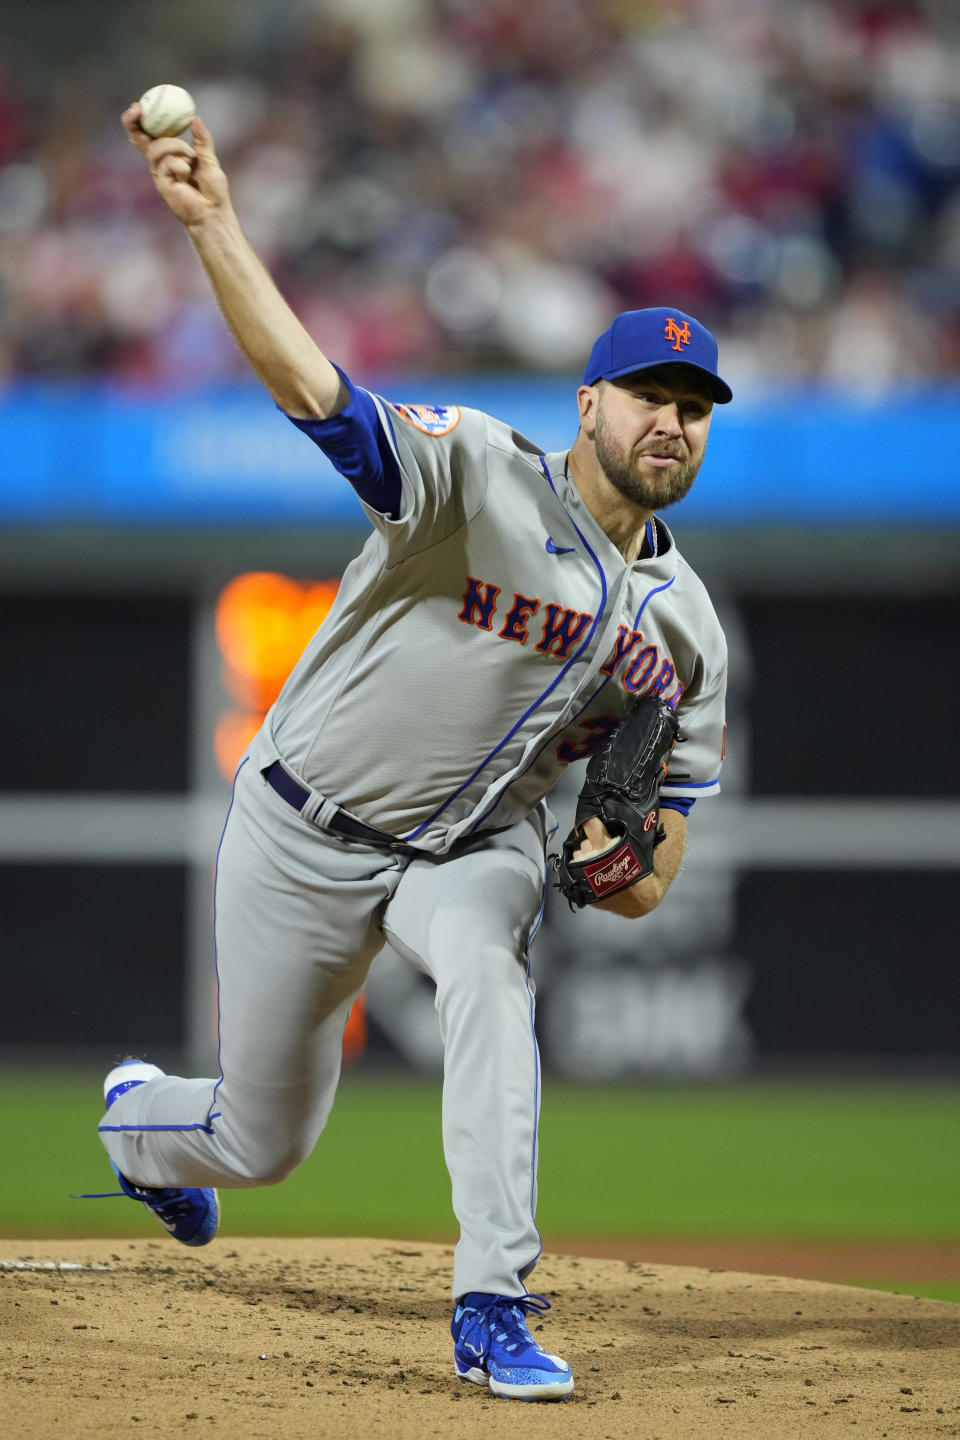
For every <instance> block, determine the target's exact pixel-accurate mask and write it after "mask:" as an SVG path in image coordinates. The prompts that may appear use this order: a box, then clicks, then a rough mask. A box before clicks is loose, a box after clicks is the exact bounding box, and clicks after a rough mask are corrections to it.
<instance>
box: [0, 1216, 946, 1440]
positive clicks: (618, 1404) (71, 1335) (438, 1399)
mask: <svg viewBox="0 0 960 1440" xmlns="http://www.w3.org/2000/svg"><path fill="white" fill-rule="evenodd" d="M0 1251H2V1253H3V1259H2V1261H0V1304H2V1307H3V1314H4V1323H3V1334H4V1342H5V1343H4V1356H3V1364H2V1375H0V1407H2V1409H0V1432H2V1434H3V1435H4V1436H5V1437H8V1440H28V1437H29V1440H47V1437H60V1440H88V1437H89V1440H114V1437H121V1436H122V1437H124V1440H128V1437H130V1436H136V1437H144V1440H146V1437H163V1440H170V1437H172V1436H180V1435H184V1434H186V1435H198V1436H199V1435H209V1436H213V1437H216V1436H224V1437H227V1436H229V1437H230V1440H248V1437H251V1440H253V1437H256V1440H260V1437H264V1440H273V1437H277V1440H281V1437H282V1440H308V1437H309V1440H323V1437H327V1436H334V1435H336V1436H337V1437H339V1440H369V1437H373V1436H376V1437H380V1436H384V1437H389V1440H394V1437H396V1440H421V1437H424V1436H433V1435H438V1436H441V1437H443V1440H468V1437H469V1440H474V1437H481V1436H482V1437H483V1440H500V1437H507V1436H510V1437H515V1436H518V1435H519V1436H524V1437H525V1436H540V1435H543V1436H548V1435H549V1436H551V1437H553V1436H558V1437H561V1440H567V1437H570V1440H619V1437H622V1436H627V1437H632V1436H637V1437H643V1440H681V1437H683V1440H688V1437H691V1436H708V1437H713V1436H722V1437H731V1440H735V1437H739V1436H750V1437H754V1436H756V1437H758V1440H759V1437H764V1440H768V1437H769V1440H778V1437H781V1436H787V1437H790V1436H795V1435H796V1436H799V1435H803V1436H817V1437H828V1440H834V1437H838V1436H841V1435H842V1436H845V1437H847V1440H855V1437H856V1436H878V1437H883V1436H888V1437H890V1440H894V1437H901V1436H954V1435H960V1307H958V1306H956V1305H948V1304H945V1303H942V1302H939V1301H935V1300H921V1299H913V1298H908V1297H905V1296H900V1295H889V1294H884V1293H881V1292H879V1291H872V1290H860V1289H854V1288H850V1287H846V1286H838V1285H826V1284H821V1283H818V1282H816V1281H810V1280H789V1279H783V1278H778V1277H770V1276H758V1275H746V1274H741V1273H737V1272H735V1271H726V1270H703V1269H690V1268H682V1267H677V1266H665V1265H661V1264H644V1263H643V1262H642V1261H632V1262H623V1261H617V1260H586V1259H576V1258H573V1257H564V1256H559V1257H556V1256H554V1257H552V1258H548V1259H546V1260H544V1261H543V1262H542V1263H541V1265H540V1267H539V1268H538V1270H537V1273H536V1282H537V1289H538V1290H539V1291H541V1292H542V1293H545V1294H546V1296H547V1297H548V1299H550V1300H551V1302H552V1303H553V1306H554V1309H553V1310H552V1311H551V1312H550V1314H548V1315H546V1316H545V1317H544V1318H543V1320H542V1321H536V1320H535V1321H534V1322H533V1326H534V1329H535V1332H536V1331H539V1336H538V1338H539V1339H540V1340H541V1342H542V1343H543V1344H545V1345H546V1347H547V1348H548V1349H550V1350H555V1351H557V1352H558V1353H560V1354H562V1355H564V1356H565V1357H566V1358H567V1359H568V1360H569V1361H570V1362H571V1364H572V1366H573V1370H574V1374H575V1376H576V1386H577V1388H576V1391H575V1392H574V1394H573V1395H572V1396H571V1397H570V1399H568V1400H566V1401H563V1402H562V1403H559V1404H540V1405H523V1404H520V1403H518V1402H516V1401H506V1400H496V1399H494V1398H493V1397H492V1396H491V1395H490V1394H489V1392H487V1391H485V1390H482V1389H480V1388H479V1387H477V1386H473V1385H470V1384H467V1383H465V1382H463V1381H461V1380H458V1379H456V1378H455V1376H454V1374H453V1365H452V1352H451V1342H450V1338H449V1331H448V1324H449V1316H450V1299H449V1289H448V1287H449V1277H450V1262H451V1254H452V1252H451V1250H450V1249H449V1248H448V1247H443V1246H439V1245H412V1244H411V1245H405V1244H403V1243H400V1242H396V1241H384V1240H302V1239H297V1240H293V1239H291V1240H251V1239H241V1240H233V1241H231V1240H228V1239H223V1240H216V1241H215V1242H214V1243H213V1244H212V1245H211V1246H209V1247H208V1248H207V1249H204V1250H198V1251H188V1250H184V1249H182V1248H180V1247H178V1246H176V1245H174V1244H172V1243H171V1242H168V1241H164V1240H163V1239H162V1238H159V1239H157V1240H155V1241H154V1240H145V1241H142V1242H138V1243H136V1244H131V1243H130V1242H128V1241H113V1242H110V1241H76V1242H69V1243H68V1242H66V1241H59V1242H51V1241H49V1240H45V1241H42V1242H41V1241H37V1242H35V1243H30V1242H24V1241H16V1242H9V1241H8V1242H6V1244H4V1243H3V1242H2V1241H0ZM64 1261H67V1262H71V1263H72V1264H74V1265H76V1264H80V1265H83V1266H86V1267H88V1268H85V1269H46V1268H29V1269H27V1268H19V1267H20V1266H22V1265H30V1266H39V1265H43V1264H44V1263H45V1262H64ZM14 1262H15V1263H16V1266H17V1268H14ZM95 1267H108V1268H95ZM541 1327H542V1328H541ZM851 1427H855V1428H854V1429H852V1428H851Z"/></svg>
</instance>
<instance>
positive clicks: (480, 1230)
mask: <svg viewBox="0 0 960 1440" xmlns="http://www.w3.org/2000/svg"><path fill="white" fill-rule="evenodd" d="M542 897H543V839H542V828H541V825H540V821H539V818H538V817H531V819H530V820H528V821H524V822H522V823H521V824H520V825H517V826H514V827H513V828H512V829H511V830H509V831H505V832H503V834H501V835H498V836H496V837H493V838H492V839H491V840H490V841H488V842H487V843H486V845H484V846H483V848H482V849H478V850H475V851H471V852H469V853H467V854H464V855H461V856H458V857H457V858H456V859H452V860H448V861H446V862H443V863H440V864H431V863H430V862H424V861H414V863H413V864H411V865H410V866H409V867H408V868H407V870H406V872H405V874H404V876H403V878H402V879H401V881H400V884H399V886H398V888H397V891H396V893H395V895H394V896H393V898H392V899H391V901H390V903H389V905H388V907H387V911H386V918H385V923H384V933H385V934H386V936H387V938H388V940H389V941H390V942H391V944H393V945H394V946H395V948H396V949H397V950H399V952H400V953H401V954H403V955H405V956H406V957H407V958H408V959H410V960H411V961H412V962H413V963H414V964H415V965H417V967H418V968H419V969H421V970H423V971H424V972H425V973H426V974H428V975H430V976H431V977H432V979H433V980H434V981H435V983H436V986H437V998H436V1004H437V1011H438V1014H439V1017H440V1029H441V1033H442V1037H443V1045H444V1087H443V1143H444V1152H445V1156H446V1161H447V1168H448V1170H449V1171H450V1178H451V1182H452V1187H453V1208H454V1211H455V1212H456V1216H457V1219H458V1220H459V1222H460V1240H459V1243H458V1245H457V1248H456V1252H455V1257H454V1276H453V1293H454V1295H455V1296H461V1295H465V1294H468V1293H469V1292H483V1293H486V1294H488V1295H501V1296H503V1295H506V1296H521V1295H523V1294H524V1293H525V1286H524V1284H523V1281H524V1278H525V1277H526V1276H527V1275H529V1273H530V1271H531V1270H532V1269H533V1267H534V1265H535V1264H536V1262H537V1259H538V1258H539V1255H540V1249H541V1244H540V1234H539V1231H538V1230H537V1226H536V1221H535V1219H534V1212H535V1207H536V1197H537V1124H538V1119H539V1108H540V1061H539V1054H538V1050H537V1041H536V1035H535V1033H534V986H533V979H532V975H531V974H530V966H529V954H528V951H529V942H530V940H531V938H532V934H533V932H534V931H535V929H536V926H537V922H538V919H539V916H540V912H541V906H542Z"/></svg>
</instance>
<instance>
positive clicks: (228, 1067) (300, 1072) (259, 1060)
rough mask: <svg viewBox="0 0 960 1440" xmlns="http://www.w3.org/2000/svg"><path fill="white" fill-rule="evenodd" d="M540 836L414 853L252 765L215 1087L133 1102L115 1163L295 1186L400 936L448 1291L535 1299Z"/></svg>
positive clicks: (168, 1176)
mask: <svg viewBox="0 0 960 1440" xmlns="http://www.w3.org/2000/svg"><path fill="white" fill-rule="evenodd" d="M544 838H545V837H544V821H543V820H542V818H541V816H540V815H539V814H537V813H534V814H533V815H531V816H530V817H528V818H527V819H526V820H524V821H522V822H520V823H519V824H517V825H515V826H513V827H512V828H511V829H509V830H506V831H503V832H501V833H500V834H498V835H495V836H492V837H490V839H489V840H487V841H486V842H484V843H483V845H482V846H481V847H480V848H477V849H471V850H469V851H468V852H466V853H462V854H460V855H457V856H456V857H454V858H451V859H448V860H444V861H440V862H433V861H429V860H410V859H407V858H405V857H403V856H398V855H394V854H392V853H390V852H388V851H382V850H378V849H374V848H372V847H367V846H365V845H360V844H356V843H355V842H350V841H344V840H341V839H339V838H338V837H337V836H336V835H334V834H332V833H330V832H329V831H322V830H319V829H317V828H316V826H314V825H312V824H310V823H309V822H308V821H306V820H304V819H303V818H302V817H301V816H300V815H299V814H298V813H297V812H296V811H295V810H294V809H293V808H292V807H291V806H290V805H288V804H287V802H286V801H285V800H283V799H281V797H280V796H279V795H277V794H275V793H274V791H273V790H272V789H270V788H269V787H268V786H267V784H266V782H265V781H264V780H263V777H262V775H261V774H260V772H259V771H258V770H257V768H256V763H255V762H254V761H252V760H248V761H246V762H245V763H244V764H243V765H242V767H241V769H240V771H239V773H238V776H237V780H236V783H235V787H234V796H233V801H232V804H231V808H230V812H229V815H228V819H227V823H226V826H225V829H224V833H223V838H222V841H221V846H220V853H219V858H218V863H217V881H216V892H215V930H216V946H217V970H218V978H219V1034H220V1052H219V1058H220V1067H221V1072H222V1073H221V1076H220V1077H219V1078H212V1079H209V1078H208V1079H196V1080H193V1079H181V1078H179V1077H177V1076H164V1077H162V1078H160V1077H158V1078H157V1079H155V1080H151V1081H148V1082H147V1083H146V1084H143V1085H140V1086H137V1087H136V1088H134V1089H132V1090H129V1091H127V1093H126V1094H124V1095H121V1096H120V1097H119V1098H118V1099H117V1100H116V1101H115V1102H114V1104H113V1105H112V1106H111V1108H110V1110H109V1111H108V1112H107V1114H106V1115H105V1116H104V1117H103V1120H102V1122H101V1125H100V1136H101V1139H102V1141H103V1143H104V1145H105V1146H106V1149H107V1152H108V1154H109V1156H110V1159H111V1160H112V1161H113V1162H114V1164H115V1165H116V1166H117V1167H118V1169H119V1170H120V1171H121V1172H122V1173H123V1174H124V1175H125V1176H126V1177H127V1178H128V1179H130V1180H132V1181H133V1182H135V1183H136V1184H140V1185H151V1186H165V1185H185V1186H211V1185H213V1186H225V1187H239V1186H252V1185H269V1184H274V1183H276V1182H277V1181H279V1180H282V1179H284V1177H285V1176H287V1175H289V1174H290V1172H291V1171H292V1170H293V1169H295V1167H296V1166H297V1165H299V1164H300V1162H301V1161H302V1160H304V1159H305V1158H306V1157H307V1156H308V1155H309V1154H310V1152H311V1151H312V1149H313V1147H314V1145H315V1144H316V1141H317V1139H318V1137H319V1135H320V1133H321V1131H322V1130H323V1127H324V1125H325V1124H326V1120H327V1116H328V1115H329V1113H330V1110H331V1107H332V1105H333V1100H334V1095H335V1093H336V1088H337V1083H338V1081H339V1077H340V1065H341V1047H342V1038H343V1030H344V1027H345V1025H346V1021H347V1017H348V1015H349V1013H350V1007H351V1005H352V1004H353V1001H354V1000H355V998H356V996H357V995H358V994H359V993H360V991H361V990H362V989H363V985H364V982H365V980H366V975H367V971H368V969H369V967H370V963H371V961H372V960H373V958H374V956H375V955H376V953H377V951H378V950H379V949H380V948H381V947H382V945H383V943H384V939H385V938H387V939H389V941H390V943H391V944H392V945H393V946H394V947H395V948H396V949H397V950H398V952H399V953H400V954H402V955H404V956H405V957H406V958H407V959H408V960H410V961H411V963H413V964H414V965H415V966H416V967H417V968H418V969H419V970H421V971H422V972H423V973H424V974H426V975H429V976H430V978H431V979H432V980H433V981H434V983H435V984H436V989H437V994H436V1006H437V1012H438V1015H439V1019H440V1028H441V1034H442V1037H443V1043H444V1083H443V1143H444V1153H445V1158H446V1163H447V1168H448V1170H449V1172H450V1177H451V1180H452V1186H453V1208H454V1211H455V1213H456V1216H457V1219H458V1221H459V1224H460V1240H459V1243H458V1245H457V1248H456V1252H455V1257H454V1273H453V1294H454V1295H455V1296H460V1295H463V1294H465V1293H467V1292H468V1291H473V1290H479V1291H484V1292H487V1293H493V1294H500V1295H519V1294H522V1293H523V1292H524V1288H525V1287H524V1285H523V1283H522V1282H523V1279H524V1277H525V1276H526V1275H528V1274H529V1273H530V1271H531V1270H532V1269H533V1267H534V1265H535V1264H536V1261H537V1258H538V1256H539V1253H540V1236H539V1232H538V1231H537V1227H536V1223H535V1220H534V1209H535V1204H536V1165H537V1122H538V1118H539V1098H540V1074H539V1057H538V1053H537V1044H536V1038H535V1035H534V1031H533V1016H534V999H533V995H534V987H533V980H532V977H531V976H530V974H529V964H528V956H527V950H528V946H529V943H530V940H531V939H532V933H533V932H534V930H535V928H536V924H537V920H538V917H539V915H540V912H541V905H542V895H543V857H544Z"/></svg>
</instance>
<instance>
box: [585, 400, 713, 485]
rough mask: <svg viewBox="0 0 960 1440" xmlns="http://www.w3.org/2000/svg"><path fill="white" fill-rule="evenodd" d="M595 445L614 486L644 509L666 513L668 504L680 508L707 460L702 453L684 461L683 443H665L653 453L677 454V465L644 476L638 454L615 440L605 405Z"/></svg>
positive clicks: (599, 415) (655, 470) (600, 411)
mask: <svg viewBox="0 0 960 1440" xmlns="http://www.w3.org/2000/svg"><path fill="white" fill-rule="evenodd" d="M593 444H594V450H595V452H596V456H597V462H598V463H599V465H600V468H601V470H602V471H603V473H604V475H606V477H607V479H608V480H609V481H610V484H611V485H612V486H613V487H614V489H616V490H619V491H620V494H621V495H623V496H625V497H626V499H627V500H632V501H633V503H634V505H639V506H640V508H641V509H643V510H663V509H665V508H666V506H667V505H676V503H677V501H678V500H682V499H683V497H684V495H686V494H687V493H688V491H689V490H690V487H691V485H692V484H693V482H694V480H696V478H697V471H698V470H699V469H700V464H701V461H702V460H703V455H702V454H701V455H700V456H698V457H697V458H696V459H694V458H693V456H689V457H688V458H687V459H686V460H684V459H683V458H682V452H683V445H682V443H681V442H679V441H671V440H665V441H663V442H662V443H661V444H660V445H657V446H651V447H650V448H651V451H652V452H653V453H658V454H662V455H674V456H676V459H677V464H676V465H671V466H670V467H669V469H660V468H659V467H656V466H654V473H653V474H652V475H649V476H648V475H646V474H644V473H643V472H642V471H641V470H640V468H639V466H640V462H639V457H638V455H637V453H636V452H630V451H627V450H625V449H624V448H623V446H622V445H619V444H618V443H617V441H616V440H615V439H614V437H613V435H612V434H611V432H610V429H609V427H608V426H607V423H606V420H605V418H604V414H603V406H602V405H601V406H600V408H599V410H598V411H597V428H596V430H595V432H594V441H593Z"/></svg>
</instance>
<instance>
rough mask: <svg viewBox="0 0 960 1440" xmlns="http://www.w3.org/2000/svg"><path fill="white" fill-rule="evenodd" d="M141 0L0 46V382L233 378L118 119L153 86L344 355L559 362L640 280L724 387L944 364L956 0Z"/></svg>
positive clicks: (956, 250) (481, 365)
mask: <svg viewBox="0 0 960 1440" xmlns="http://www.w3.org/2000/svg"><path fill="white" fill-rule="evenodd" d="M37 3H39V8H40V10H42V9H43V3H42V0H37ZM70 8H71V10H72V11H73V12H75V13H82V12H83V11H84V8H85V6H84V0H78V4H77V7H70ZM93 8H94V10H96V8H97V7H96V6H94V7H93ZM120 8H121V7H112V6H111V7H108V8H107V9H106V10H105V11H103V12H102V13H103V14H104V17H105V23H106V24H107V25H108V26H109V24H110V23H111V21H110V15H111V13H113V15H114V16H115V17H116V14H117V11H118V10H119V9H120ZM101 10H102V7H101ZM158 12H165V13H166V16H167V19H168V21H169V22H170V23H169V28H168V29H167V30H166V31H160V30H156V29H155V30H154V31H152V32H150V33H149V34H145V33H140V34H139V38H137V37H136V36H134V35H133V33H132V32H130V33H129V34H125V35H124V37H123V42H124V43H123V44H122V45H121V44H119V43H116V44H113V45H105V46H102V47H98V46H96V45H94V44H93V43H91V38H90V36H89V34H88V35H87V37H86V41H82V40H78V41H77V44H78V46H79V49H78V53H77V57H76V61H75V63H74V64H69V63H66V58H65V57H63V56H61V57H60V63H59V65H58V66H57V65H54V62H53V60H52V59H49V57H46V58H43V59H41V57H40V56H39V55H38V54H37V53H34V44H33V40H32V38H31V36H32V32H31V31H30V29H29V26H27V25H26V24H24V25H23V26H21V28H20V31H19V35H18V36H15V37H14V40H13V42H12V43H11V44H10V45H9V46H7V47H5V53H4V51H0V82H2V83H0V380H3V381H4V382H6V383H9V382H11V381H12V380H16V379H18V378H24V377H45V378H46V377H78V376H87V375H98V376H104V377H119V378H123V379H125V380H133V381H137V382H143V383H147V384H151V385H191V386H192V385H198V384H204V383H216V382H219V381H224V380H230V379H232V378H234V377H235V376H236V375H238V374H241V373H243V371H244V366H243V362H242V361H241V359H240V358H239V356H238V354H237V352H236V350H235V348H234V346H233V344H232V343H231V341H230V339H229V337H228V336H227V334H226V332H225V329H224V327H223V324H222V321H221V320H220V319H219V317H218V315H217V313H216V310H215V308H214V307H213V305H212V304H211V302H210V300H209V298H208V295H207V292H206V289H205V286H204V284H203V281H202V277H201V274H200V270H199V266H198V265H197V264H196V262H195V261H194V260H193V257H192V256H191V254H190V247H189V242H188V241H187V239H186V237H185V236H184V235H183V234H182V233H180V231H179V228H178V227H177V225H176V223H175V222H174V221H173V220H172V218H171V217H170V216H169V215H168V214H167V212H166V211H165V210H164V208H163V207H162V205H161V203H160V202H159V200H158V199H157V197H156V195H155V192H154V190H153V187H152V184H151V182H150V180H149V176H148V174H147V173H146V169H145V167H144V165H143V162H142V160H141V158H140V157H139V156H138V155H137V154H136V153H135V151H134V150H133V148H132V147H131V146H129V145H128V143H127V141H126V139H125V138H124V136H123V134H122V131H121V129H120V125H119V118H118V117H119V111H120V110H121V109H122V108H123V106H124V105H125V104H126V103H128V102H129V101H130V100H131V99H133V98H135V97H136V95H137V94H139V93H140V91H141V90H143V89H145V88H147V87H148V86H149V85H152V84H155V83H158V82H160V81H164V80H169V81H173V82H175V83H177V84H183V85H185V86H186V87H187V88H188V89H190V90H191V91H192V92H193V93H194V95H195V96H196V98H197V100H198V104H199V109H200V113H201V114H202V115H203V117H204V119H205V120H206V122H207V124H208V125H209V126H210V128H211V130H212V132H213V134H214V137H215V140H216V143H217V146H218V151H219V154H220V158H221V161H222V163H223V165H224V168H225V169H226V170H227V172H228V174H229V176H230V181H231V187H232V193H233V198H234V203H235V205H236V208H237V210H238V212H239V214H240V217H241V219H242V222H243V224H244V226H245V228H246V230H247V232H248V234H249V235H250V237H251V239H252V240H253V242H254V244H255V245H256V246H257V248H258V249H259V251H260V253H261V254H262V255H263V257H264V259H265V261H266V262H267V264H268V266H269V267H270V268H271V270H272V271H273V273H274V275H275V276H276V278H277V281H278V283H279V284H280V286H281V289H282V290H283V292H284V293H285V295H286V296H287V297H288V298H289V300H290V301H291V303H292V304H293V305H294V307H295V309H296V310H297V312H298V313H299V315H300V316H301V318H302V319H303V320H304V322H305V324H306V326H307V328H308V329H309V330H310V331H311V332H312V333H313V334H314V335H315V336H316V338H317V339H318V341H319V342H320V343H321V344H322V345H323V347H324V348H325V350H326V351H327V353H328V354H330V356H331V357H332V358H334V359H335V360H337V361H338V362H339V363H340V364H341V365H343V366H344V367H345V368H346V369H347V370H349V371H352V372H353V373H356V374H357V375H359V376H362V377H364V378H370V377H376V375H377V374H390V373H398V372H401V371H402V372H410V371H411V370H415V371H417V372H420V373H431V374H439V373H446V372H451V371H462V370H473V371H476V370H499V371H503V370H508V371H509V370H513V371H530V370H532V371H562V372H575V371H576V370H577V369H578V367H579V365H580V364H582V361H583V357H584V355H585V353H586V351H587V349H588V347H589V345H590V343H591V341H592V340H593V338H594V337H595V335H596V334H597V333H598V332H599V331H600V330H601V329H603V328H604V327H605V326H606V324H607V323H608V321H609V319H610V317H611V316H612V315H613V314H614V313H615V312H616V311H617V310H618V309H623V308H628V307H634V306H643V305H648V304H671V305H676V306H678V307H679V308H683V309H686V310H689V311H692V312H693V313H694V314H696V315H697V316H698V317H700V318H702V319H703V320H705V321H706V322H707V323H708V324H710V325H711V326H712V327H714V328H715V329H716V331H717V333H718V335H719V336H720V338H721V342H722V344H723V346H724V373H725V374H726V373H728V372H729V373H730V374H731V377H732V378H733V379H734V381H735V382H737V383H738V384H739V385H741V387H742V386H747V387H749V386H750V385H752V384H757V385H760V384H762V383H764V382H765V381H769V380H771V379H773V380H777V381H779V380H786V381H790V382H800V383H804V382H811V381H812V382H824V383H829V384H836V383H839V384H841V385H843V386H846V387H849V388H851V389H853V390H855V391H860V392H865V393H871V392H877V391H882V390H884V389H887V388H889V387H890V386H891V385H895V384H899V383H902V382H908V383H909V382H915V381H917V380H925V379H929V378H931V377H943V378H954V379H955V378H956V377H957V375H958V372H960V5H958V4H957V3H956V0H290V3H288V4H284V5H282V6H271V5H268V4H266V3H263V0H236V3H235V4H232V5H228V6H226V7H225V6H224V5H223V4H219V3H217V0H208V3H206V4H204V5H202V6H196V5H194V6H192V7H188V6H186V5H181V4H179V3H177V0H169V3H168V4H167V5H165V6H161V7H154V9H153V10H152V11H151V12H150V15H151V17H153V16H155V15H157V14H158ZM27 13H28V10H25V11H24V14H25V15H26V14H27ZM144 13H146V12H144ZM142 18H143V16H141V19H142ZM151 23H153V19H152V18H151ZM157 23H160V22H159V21H158V22H157ZM38 33H39V32H38ZM77 33H78V34H79V33H80V32H79V31H78V32H77ZM218 35H219V40H218V38H217V37H218Z"/></svg>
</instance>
